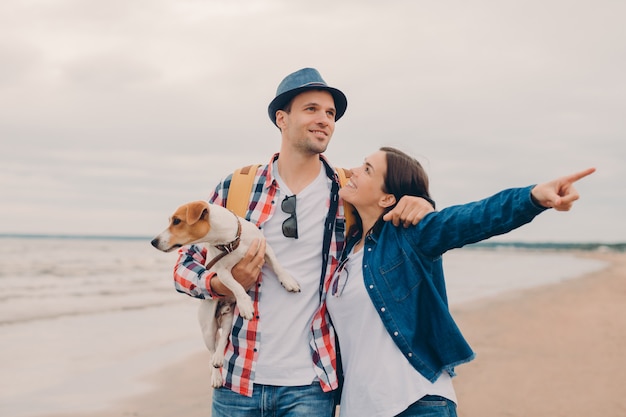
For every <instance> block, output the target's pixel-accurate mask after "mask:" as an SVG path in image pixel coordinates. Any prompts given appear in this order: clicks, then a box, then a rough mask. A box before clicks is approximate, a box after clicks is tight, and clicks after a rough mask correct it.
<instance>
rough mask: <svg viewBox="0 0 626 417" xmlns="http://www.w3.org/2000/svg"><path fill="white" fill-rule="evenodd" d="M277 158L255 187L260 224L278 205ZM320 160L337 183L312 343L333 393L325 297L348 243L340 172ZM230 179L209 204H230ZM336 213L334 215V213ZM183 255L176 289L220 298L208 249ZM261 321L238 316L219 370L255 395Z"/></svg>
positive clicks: (230, 383)
mask: <svg viewBox="0 0 626 417" xmlns="http://www.w3.org/2000/svg"><path fill="white" fill-rule="evenodd" d="M277 159H278V154H275V155H274V156H273V157H272V159H271V160H270V163H269V165H264V166H261V167H259V169H258V170H257V173H256V178H255V182H254V185H253V187H252V192H251V195H250V200H249V201H250V203H249V205H248V209H247V213H246V219H247V220H249V221H251V222H252V223H255V224H256V225H257V226H259V227H261V226H262V225H263V224H264V223H265V222H266V221H267V220H268V219H269V218H270V217H271V216H272V215H273V212H274V210H275V208H276V206H277V204H272V201H273V200H274V197H275V195H276V191H277V189H278V184H277V182H276V179H275V178H274V177H273V176H272V166H273V164H274V163H276V160H277ZM320 160H321V161H322V163H323V164H324V167H325V168H326V174H327V176H328V177H329V178H330V179H331V180H332V181H333V186H332V192H331V194H330V195H329V198H328V200H327V202H326V204H327V206H328V207H329V212H328V216H327V219H326V228H325V231H324V242H325V243H324V248H323V251H322V255H323V256H322V259H320V267H321V268H320V307H319V309H318V310H317V312H316V314H315V315H314V317H313V321H312V324H311V329H310V338H309V344H310V347H311V360H312V364H313V365H314V369H315V371H316V373H317V375H318V378H319V381H320V385H321V386H322V389H323V390H324V391H331V390H333V389H336V388H337V386H338V376H337V352H336V347H335V332H334V329H333V328H332V325H331V324H330V318H329V315H328V312H327V311H326V308H325V304H326V303H325V302H324V301H325V298H326V293H327V290H328V287H329V286H330V281H331V277H332V273H333V272H334V270H335V268H336V267H337V264H338V259H339V257H340V255H341V251H342V250H343V247H344V245H345V217H344V209H343V204H341V201H339V196H338V194H337V192H338V190H339V180H338V177H337V174H336V173H335V172H334V170H333V169H332V168H331V167H330V165H329V164H328V162H327V161H326V159H325V158H324V157H323V156H320ZM231 178H232V175H230V176H228V177H226V178H225V179H224V181H222V182H221V183H220V184H219V185H218V186H217V187H216V189H215V192H214V193H213V195H212V196H211V198H210V199H209V202H210V203H212V204H218V205H222V206H224V207H225V206H226V200H227V198H228V190H229V187H230V181H231ZM335 208H336V209H335ZM334 211H336V214H334V215H333V212H334ZM179 253H180V256H179V258H178V262H177V263H176V266H175V268H174V283H175V287H176V290H177V291H179V292H182V293H185V294H188V295H190V296H192V297H196V298H202V299H204V298H213V297H214V296H215V297H217V295H216V294H214V293H212V292H211V289H210V288H211V287H210V285H209V280H210V278H211V276H212V273H210V272H209V271H207V270H206V269H205V268H204V265H205V264H206V255H207V253H206V249H203V248H201V247H199V246H188V247H184V248H182V249H180V251H179ZM249 294H250V296H251V298H252V301H253V303H254V309H255V311H256V312H258V309H259V306H258V303H259V297H260V294H261V287H260V286H254V287H253V288H252V289H250V291H249ZM235 313H237V310H236V311H235ZM255 316H256V315H255ZM259 320H260V319H257V318H253V319H252V320H244V319H243V318H242V317H241V316H239V315H238V314H236V316H235V321H234V323H233V329H232V332H231V335H230V337H229V343H228V345H227V346H226V351H225V366H224V367H223V368H222V369H221V372H222V377H223V379H224V387H226V388H229V389H231V390H233V391H235V392H237V393H239V394H242V395H246V396H252V387H253V383H254V369H255V365H256V360H257V356H258V350H259V333H258V331H257V329H258V321H259Z"/></svg>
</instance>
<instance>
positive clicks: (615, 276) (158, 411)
mask: <svg viewBox="0 0 626 417" xmlns="http://www.w3.org/2000/svg"><path fill="white" fill-rule="evenodd" d="M580 256H588V257H593V258H597V259H602V260H607V261H609V262H610V266H609V267H608V268H606V269H604V270H602V271H599V272H595V273H592V274H589V275H586V276H584V277H581V278H577V279H572V280H568V281H565V282H563V283H560V284H555V285H549V286H543V287H538V288H534V289H531V290H525V291H521V292H517V293H510V294H507V295H505V296H502V297H500V298H498V299H492V300H483V301H480V302H474V303H472V304H467V305H464V306H463V307H460V308H456V309H454V310H453V314H454V316H455V318H456V320H457V322H458V324H459V326H460V328H461V329H462V331H463V333H464V335H465V336H466V338H467V339H468V340H469V342H470V344H471V345H472V347H473V348H474V350H475V351H476V353H477V357H476V359H475V360H474V361H473V362H470V363H468V364H465V365H462V366H460V367H458V368H457V372H458V376H457V377H456V378H455V379H454V384H455V388H456V391H457V395H458V400H459V408H458V414H459V416H461V417H478V416H481V417H490V416H493V417H496V416H498V417H505V416H506V417H509V416H512V417H517V416H519V417H528V416H532V417H542V416H546V417H548V416H549V417H554V416H568V417H576V416H581V417H582V416H585V417H587V416H625V415H626V382H625V381H623V375H624V373H625V371H626V254H616V253H605V254H602V253H600V254H586V253H582V254H580ZM207 366H209V365H208V356H207V354H205V353H199V354H196V355H194V356H192V357H189V358H187V359H185V360H184V361H182V362H181V363H179V364H177V365H175V366H171V367H168V368H165V369H162V370H159V371H158V372H155V373H154V374H153V375H150V376H149V377H148V380H149V381H150V382H152V383H153V386H154V390H153V391H152V392H149V393H147V394H144V395H141V396H138V397H135V398H130V399H127V400H124V401H121V402H119V403H118V404H112V405H111V408H110V409H108V410H103V411H102V412H90V413H89V415H90V416H91V417H118V416H120V417H122V416H123V417H128V416H137V417H144V416H145V417H170V416H186V417H208V416H210V401H211V399H210V391H211V390H210V387H209V382H208V377H207V375H206V373H205V372H204V370H205V368H206V367H207ZM79 415H81V416H82V415H84V413H80V414H62V415H54V416H52V415H51V416H48V417H78V416H79Z"/></svg>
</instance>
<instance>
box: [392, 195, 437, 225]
mask: <svg viewBox="0 0 626 417" xmlns="http://www.w3.org/2000/svg"><path fill="white" fill-rule="evenodd" d="M434 210H435V209H434V208H433V206H432V205H431V204H430V203H429V202H428V201H427V200H424V199H423V198H421V197H415V196H410V195H405V196H403V197H402V198H401V199H400V201H398V204H396V206H395V207H394V208H393V210H391V211H390V212H389V213H387V214H385V215H384V216H383V220H384V221H386V222H388V221H389V220H391V221H392V222H393V225H394V226H399V225H400V223H402V225H403V226H404V227H409V226H410V225H413V226H415V225H416V224H417V223H419V221H420V220H422V219H423V218H424V216H426V215H427V214H428V213H430V212H431V211H434Z"/></svg>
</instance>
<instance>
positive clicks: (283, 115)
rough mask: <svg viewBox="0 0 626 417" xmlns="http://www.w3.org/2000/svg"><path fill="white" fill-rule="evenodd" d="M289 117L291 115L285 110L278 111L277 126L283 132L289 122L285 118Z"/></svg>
mask: <svg viewBox="0 0 626 417" xmlns="http://www.w3.org/2000/svg"><path fill="white" fill-rule="evenodd" d="M288 115H289V114H288V113H287V112H286V111H284V110H276V126H278V128H279V129H280V131H281V132H282V131H283V130H284V129H285V126H286V125H287V121H286V120H285V118H286V117H287V116H288Z"/></svg>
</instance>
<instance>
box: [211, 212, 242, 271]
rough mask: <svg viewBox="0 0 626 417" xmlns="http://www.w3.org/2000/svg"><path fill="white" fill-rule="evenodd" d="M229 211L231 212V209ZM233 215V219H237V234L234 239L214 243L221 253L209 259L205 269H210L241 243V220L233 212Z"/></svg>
mask: <svg viewBox="0 0 626 417" xmlns="http://www.w3.org/2000/svg"><path fill="white" fill-rule="evenodd" d="M231 213H233V212H232V211H231ZM233 216H235V219H237V235H236V236H235V240H233V241H232V242H230V243H226V244H223V245H215V247H216V248H217V249H219V250H220V251H221V252H222V253H220V254H219V255H217V256H216V257H215V258H213V259H211V261H210V262H209V263H208V264H207V266H206V269H211V267H212V266H213V265H215V264H216V263H217V262H219V260H220V259H222V258H223V257H224V256H226V255H228V254H229V253H231V252H233V251H234V250H235V249H237V248H238V247H239V243H241V221H240V220H239V217H237V215H236V214H235V213H233Z"/></svg>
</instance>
